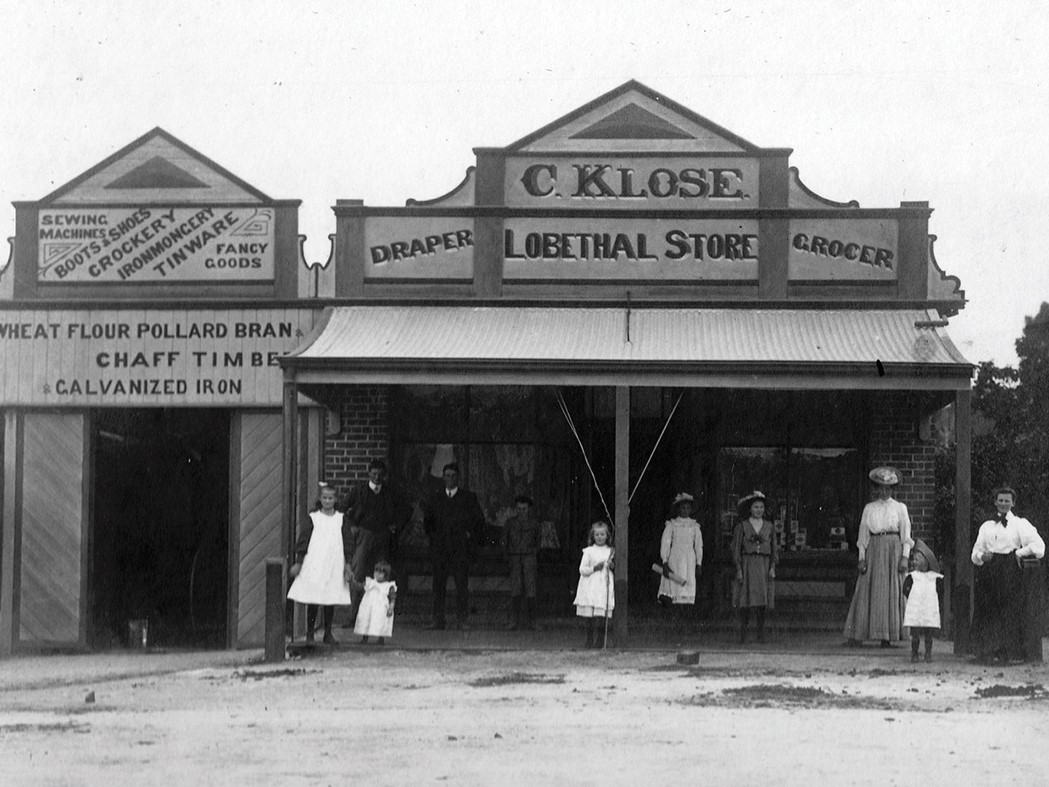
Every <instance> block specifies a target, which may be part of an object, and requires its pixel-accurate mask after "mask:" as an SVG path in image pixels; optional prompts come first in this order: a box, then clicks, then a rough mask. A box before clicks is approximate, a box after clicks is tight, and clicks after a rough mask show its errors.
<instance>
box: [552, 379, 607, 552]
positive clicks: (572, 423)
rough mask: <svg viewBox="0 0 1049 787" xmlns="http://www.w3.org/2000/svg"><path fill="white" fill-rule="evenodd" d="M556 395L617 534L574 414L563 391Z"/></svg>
mask: <svg viewBox="0 0 1049 787" xmlns="http://www.w3.org/2000/svg"><path fill="white" fill-rule="evenodd" d="M554 395H555V396H556V397H557V404H558V406H559V407H560V408H561V414H562V415H563V416H564V417H565V420H566V421H567V422H568V428H569V429H570V430H572V436H573V437H575V440H576V442H577V443H578V444H579V451H580V453H582V455H583V461H584V462H586V469H587V470H589V471H590V478H591V480H592V481H593V482H594V489H596V490H597V496H598V497H599V498H601V506H602V507H603V508H604V509H605V516H607V517H608V524H609V525H611V526H612V531H613V532H615V527H616V523H615V521H614V520H613V519H612V514H611V512H610V511H609V510H608V503H606V502H605V496H604V495H603V494H602V493H601V487H600V486H599V485H598V483H597V476H596V475H594V468H593V467H592V466H591V465H590V458H589V457H588V456H587V455H586V448H585V447H583V441H582V440H581V439H580V437H579V432H578V431H577V430H576V428H575V421H573V420H572V414H571V413H570V412H569V411H568V405H567V404H565V400H564V397H563V396H561V391H560V390H558V389H556V388H555V389H554Z"/></svg>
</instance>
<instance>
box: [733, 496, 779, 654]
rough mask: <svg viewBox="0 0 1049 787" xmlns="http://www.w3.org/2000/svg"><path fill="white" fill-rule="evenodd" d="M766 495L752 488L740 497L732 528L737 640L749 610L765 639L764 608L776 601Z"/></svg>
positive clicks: (775, 550) (773, 538) (775, 557)
mask: <svg viewBox="0 0 1049 787" xmlns="http://www.w3.org/2000/svg"><path fill="white" fill-rule="evenodd" d="M766 503H767V500H766V498H765V495H763V494H762V493H761V492H758V491H754V492H751V493H750V494H749V495H747V496H745V497H743V498H741V499H740V501H739V519H740V521H739V522H737V523H736V527H735V529H734V530H733V531H732V562H733V563H734V564H735V566H736V581H735V582H733V583H732V606H734V607H735V608H736V609H738V610H739V641H740V642H746V641H747V626H748V625H749V624H750V611H751V610H754V614H755V616H756V617H757V624H758V642H764V641H765V610H767V609H772V608H773V607H775V605H776V587H775V585H776V583H775V577H776V563H777V562H778V560H779V549H778V547H777V545H776V531H775V528H774V527H773V525H772V522H770V521H769V520H768V519H766V518H765V515H766Z"/></svg>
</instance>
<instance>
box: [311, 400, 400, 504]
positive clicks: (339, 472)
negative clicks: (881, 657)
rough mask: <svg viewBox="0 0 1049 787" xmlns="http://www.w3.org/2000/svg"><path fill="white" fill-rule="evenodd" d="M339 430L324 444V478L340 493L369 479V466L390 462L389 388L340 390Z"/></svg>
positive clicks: (327, 438)
mask: <svg viewBox="0 0 1049 787" xmlns="http://www.w3.org/2000/svg"><path fill="white" fill-rule="evenodd" d="M340 391H341V392H342V401H341V402H340V403H339V414H340V420H341V425H342V429H341V431H340V432H339V434H337V435H335V436H333V437H326V438H325V440H324V478H325V479H326V480H328V481H330V482H332V483H334V484H335V485H336V487H337V488H338V489H339V490H340V491H342V492H344V493H345V492H346V491H348V490H349V489H350V488H351V487H352V486H354V485H355V484H357V483H360V482H361V481H364V480H366V479H367V478H368V462H370V461H371V460H372V459H385V460H387V462H389V459H388V454H389V450H390V430H389V400H390V397H389V386H385V385H348V386H343V387H341V388H340Z"/></svg>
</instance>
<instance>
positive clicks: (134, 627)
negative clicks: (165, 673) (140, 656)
mask: <svg viewBox="0 0 1049 787" xmlns="http://www.w3.org/2000/svg"><path fill="white" fill-rule="evenodd" d="M127 644H128V647H129V648H135V649H136V650H144V649H145V648H147V647H149V621H148V620H146V619H144V618H143V619H142V620H129V621H128V622H127Z"/></svg>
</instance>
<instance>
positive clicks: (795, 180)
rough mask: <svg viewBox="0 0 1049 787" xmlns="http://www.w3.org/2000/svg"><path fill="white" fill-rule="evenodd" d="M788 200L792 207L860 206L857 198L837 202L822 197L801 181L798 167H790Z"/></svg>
mask: <svg viewBox="0 0 1049 787" xmlns="http://www.w3.org/2000/svg"><path fill="white" fill-rule="evenodd" d="M788 200H789V204H790V207H792V208H858V207H859V206H860V203H859V202H857V201H856V200H849V201H848V202H835V201H834V200H830V199H827V198H826V197H821V196H820V195H819V194H817V193H816V192H815V191H813V190H812V189H810V188H809V187H808V186H806V185H805V184H804V183H802V182H801V176H800V175H799V174H798V168H797V167H791V168H790V184H789V187H788Z"/></svg>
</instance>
